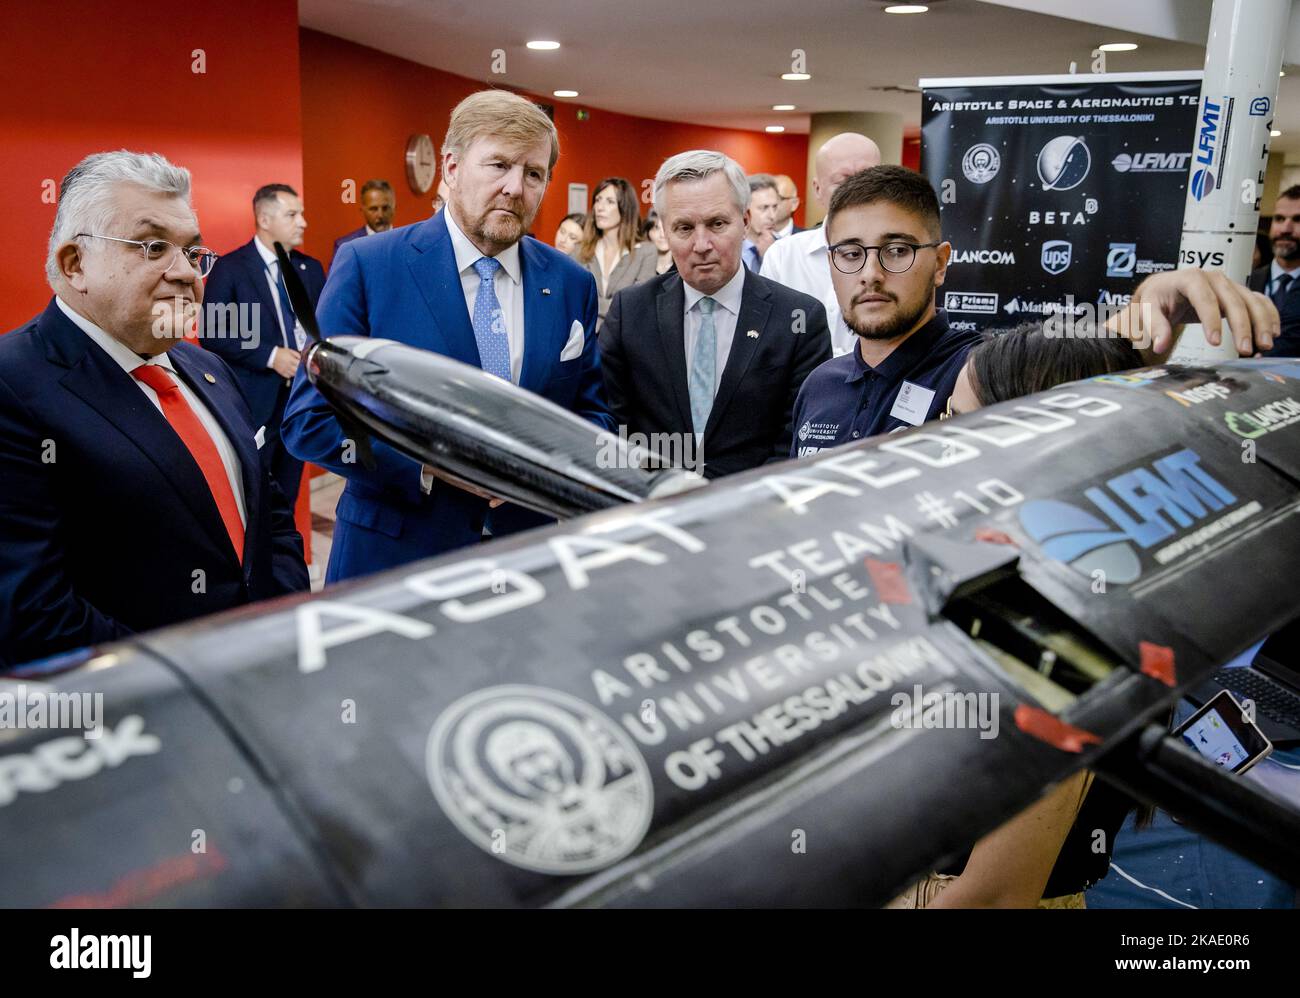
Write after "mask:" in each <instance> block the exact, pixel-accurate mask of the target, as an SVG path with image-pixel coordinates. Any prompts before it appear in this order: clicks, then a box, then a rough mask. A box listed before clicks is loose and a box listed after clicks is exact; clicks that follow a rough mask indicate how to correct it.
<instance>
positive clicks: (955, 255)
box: [948, 249, 1016, 266]
mask: <svg viewBox="0 0 1300 998" xmlns="http://www.w3.org/2000/svg"><path fill="white" fill-rule="evenodd" d="M1015 262H1016V254H1015V253H1013V252H1012V251H1011V250H986V249H979V250H969V249H968V250H953V251H952V256H950V257H949V258H948V265H949V266H952V265H953V264H954V263H983V264H990V263H995V264H1014V263H1015Z"/></svg>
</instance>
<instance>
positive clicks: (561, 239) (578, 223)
mask: <svg viewBox="0 0 1300 998" xmlns="http://www.w3.org/2000/svg"><path fill="white" fill-rule="evenodd" d="M586 224H587V216H586V215H584V214H583V213H582V212H580V211H575V212H574V213H573V214H572V215H565V216H564V221H562V222H561V223H560V227H559V228H558V229H556V230H555V248H556V249H557V250H559V251H560V252H561V253H568V254H572V253H573V248H574V247H575V246H577V245H578V244H579V243H580V242H582V229H583V226H585V225H586Z"/></svg>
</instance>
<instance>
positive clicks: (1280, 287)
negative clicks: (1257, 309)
mask: <svg viewBox="0 0 1300 998" xmlns="http://www.w3.org/2000/svg"><path fill="white" fill-rule="evenodd" d="M1290 287H1291V275H1290V274H1279V275H1278V278H1277V287H1275V288H1274V289H1273V293H1272V294H1271V295H1269V297H1270V298H1272V299H1273V304H1274V305H1276V306H1277V310H1278V311H1279V312H1280V311H1282V301H1283V299H1285V298H1286V293H1287V289H1288V288H1290Z"/></svg>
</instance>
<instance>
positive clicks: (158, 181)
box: [45, 149, 190, 288]
mask: <svg viewBox="0 0 1300 998" xmlns="http://www.w3.org/2000/svg"><path fill="white" fill-rule="evenodd" d="M119 184H135V185H136V186H138V187H143V188H144V189H145V190H147V191H151V192H153V193H156V194H174V195H176V196H177V197H180V198H184V199H185V203H186V204H187V205H188V204H189V203H190V171H189V170H187V169H185V168H184V167H183V166H175V165H173V164H172V163H169V162H168V161H167V160H166V159H165V158H164V157H162V156H160V155H158V153H156V152H154V153H140V152H130V151H128V150H126V149H118V150H117V151H115V152H97V153H93V154H92V155H90V156H87V157H86V158H85V159H83V160H82V161H81V162H80V163H78V164H77V165H76V166H74V167H73V168H72V169H71V170H69V171H68V173H67V176H65V177H64V178H63V183H62V184H60V185H59V207H58V210H57V211H56V212H55V213H54V228H53V229H51V230H50V248H49V252H48V253H47V254H46V257H45V278H46V280H48V281H49V282H50V287H52V288H53V287H55V286H56V282H57V281H58V279H59V274H60V271H59V261H58V252H59V248H60V247H61V246H63V245H65V244H66V243H70V242H72V240H73V239H75V238H76V236H77V233H78V232H93V233H96V234H102V235H111V234H112V233H107V232H104V230H105V229H106V228H108V226H110V225H111V224H112V223H113V213H114V206H113V195H114V190H115V188H116V187H117V186H118V185H119Z"/></svg>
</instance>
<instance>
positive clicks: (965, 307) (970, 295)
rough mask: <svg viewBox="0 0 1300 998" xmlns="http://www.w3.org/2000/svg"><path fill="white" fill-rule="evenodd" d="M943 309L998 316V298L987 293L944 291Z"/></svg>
mask: <svg viewBox="0 0 1300 998" xmlns="http://www.w3.org/2000/svg"><path fill="white" fill-rule="evenodd" d="M943 307H944V308H945V309H946V310H947V311H949V312H975V313H977V314H979V315H997V314H998V296H997V295H996V294H993V293H991V292H988V291H945V292H944V295H943Z"/></svg>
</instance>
